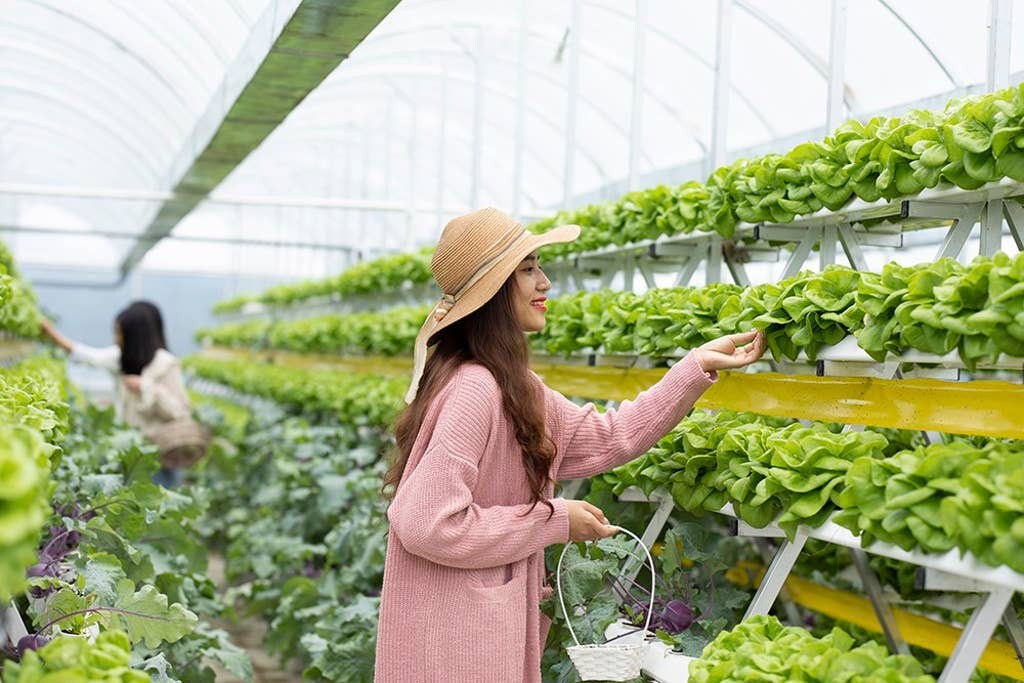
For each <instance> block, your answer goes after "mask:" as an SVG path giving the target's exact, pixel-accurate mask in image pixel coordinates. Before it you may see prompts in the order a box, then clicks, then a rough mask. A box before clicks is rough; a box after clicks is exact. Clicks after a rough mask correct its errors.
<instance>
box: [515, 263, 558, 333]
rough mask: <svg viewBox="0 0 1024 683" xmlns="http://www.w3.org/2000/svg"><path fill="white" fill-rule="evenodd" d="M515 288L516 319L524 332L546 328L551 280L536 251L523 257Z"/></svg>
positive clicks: (517, 271) (516, 275) (517, 272)
mask: <svg viewBox="0 0 1024 683" xmlns="http://www.w3.org/2000/svg"><path fill="white" fill-rule="evenodd" d="M512 277H513V278H514V279H515V287H514V288H513V292H514V294H513V299H514V307H515V311H516V321H517V322H518V323H519V327H521V328H522V330H523V332H537V331H538V330H542V329H544V313H545V312H546V311H547V310H548V308H547V306H545V305H544V303H545V302H546V301H547V296H546V294H547V291H548V290H549V289H551V281H550V280H548V278H547V276H546V275H545V274H544V271H543V270H541V269H540V261H539V260H538V259H537V253H536V252H534V253H532V254H530V255H529V256H527V257H526V258H524V259H523V262H522V263H520V264H519V267H518V268H517V269H516V272H515V274H513V275H512Z"/></svg>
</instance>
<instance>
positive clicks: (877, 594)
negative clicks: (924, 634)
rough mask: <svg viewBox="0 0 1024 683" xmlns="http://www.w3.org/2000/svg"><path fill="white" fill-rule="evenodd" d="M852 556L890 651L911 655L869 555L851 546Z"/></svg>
mask: <svg viewBox="0 0 1024 683" xmlns="http://www.w3.org/2000/svg"><path fill="white" fill-rule="evenodd" d="M849 550H850V557H851V558H852V559H853V566H854V567H855V568H856V569H857V574H858V575H859V576H860V581H861V583H862V584H863V585H864V592H865V593H867V595H868V599H869V600H870V601H871V607H872V608H873V609H874V610H875V617H876V618H877V619H878V623H879V624H881V625H882V632H883V633H884V634H885V642H886V643H887V644H888V645H889V651H890V652H892V653H893V654H900V655H909V654H910V648H909V647H908V646H907V643H906V641H904V640H903V636H902V635H901V634H900V627H899V625H897V623H896V617H895V616H894V615H893V613H892V608H891V607H890V606H889V601H888V600H886V599H885V596H884V595H883V594H882V585H881V584H880V583H879V581H878V575H877V574H875V570H874V569H872V568H871V565H870V564H868V555H867V553H865V552H864V551H863V550H861V549H860V548H850V549H849Z"/></svg>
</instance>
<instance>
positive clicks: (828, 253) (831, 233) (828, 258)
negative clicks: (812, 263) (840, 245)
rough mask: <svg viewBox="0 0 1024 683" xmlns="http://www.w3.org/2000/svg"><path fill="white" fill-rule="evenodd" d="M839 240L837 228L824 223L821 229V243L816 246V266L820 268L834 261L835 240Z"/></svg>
mask: <svg viewBox="0 0 1024 683" xmlns="http://www.w3.org/2000/svg"><path fill="white" fill-rule="evenodd" d="M838 241H839V228H838V226H835V225H826V226H825V227H824V228H822V231H821V245H820V246H819V247H818V250H819V251H818V267H819V268H821V269H822V270H824V269H825V266H831V265H832V264H833V263H835V262H836V242H838Z"/></svg>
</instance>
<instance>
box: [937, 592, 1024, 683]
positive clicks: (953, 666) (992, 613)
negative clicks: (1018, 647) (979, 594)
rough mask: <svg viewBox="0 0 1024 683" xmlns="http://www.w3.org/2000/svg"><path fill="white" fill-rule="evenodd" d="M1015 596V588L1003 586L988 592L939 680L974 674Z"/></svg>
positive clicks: (949, 682) (945, 682)
mask: <svg viewBox="0 0 1024 683" xmlns="http://www.w3.org/2000/svg"><path fill="white" fill-rule="evenodd" d="M1012 597H1013V589H1012V588H1004V587H1000V588H998V589H996V590H993V591H992V592H991V593H989V594H988V596H987V597H986V598H985V602H983V603H982V605H981V607H979V608H977V609H976V610H974V612H973V613H972V614H971V618H970V620H969V621H968V622H967V626H966V627H964V631H963V634H962V635H961V636H960V640H958V641H957V644H956V648H955V649H954V650H953V654H952V656H950V658H949V661H948V662H947V663H946V668H945V669H943V670H942V675H941V676H939V683H960V682H961V681H966V680H967V679H969V678H970V677H971V674H972V673H974V669H975V667H977V666H978V660H979V659H981V653H982V652H984V650H985V646H986V645H988V641H989V640H991V639H992V634H993V633H994V632H995V630H996V626H998V625H999V621H1000V620H1001V619H1002V617H1003V613H1004V612H1006V608H1007V606H1009V604H1010V599H1011V598H1012Z"/></svg>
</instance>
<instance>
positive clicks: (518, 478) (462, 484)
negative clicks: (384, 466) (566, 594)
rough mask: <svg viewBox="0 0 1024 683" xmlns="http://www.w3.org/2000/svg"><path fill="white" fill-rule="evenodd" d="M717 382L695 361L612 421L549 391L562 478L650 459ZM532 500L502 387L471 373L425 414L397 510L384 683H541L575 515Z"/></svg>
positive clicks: (467, 367) (384, 614)
mask: <svg viewBox="0 0 1024 683" xmlns="http://www.w3.org/2000/svg"><path fill="white" fill-rule="evenodd" d="M538 381H539V379H538ZM713 381H714V377H713V376H712V375H709V374H707V373H705V372H704V371H703V370H702V369H701V368H700V365H699V364H698V363H697V361H696V357H695V356H693V355H690V356H687V357H686V358H685V359H683V360H682V361H681V362H679V363H677V364H676V365H675V366H674V367H673V368H672V369H671V370H669V371H668V372H667V373H666V374H665V376H664V377H663V378H662V379H661V380H660V381H659V382H658V383H657V384H655V385H654V386H653V387H651V388H650V389H648V390H647V391H644V392H643V393H641V394H640V395H639V396H638V397H637V399H636V400H635V401H632V402H631V401H625V402H623V403H622V405H621V407H619V409H618V410H609V411H608V412H606V413H603V414H602V413H599V412H597V410H596V409H595V408H594V406H593V405H590V404H588V405H586V406H584V407H582V408H581V407H579V406H577V405H575V404H573V403H572V402H570V401H569V400H568V399H566V398H565V397H563V396H562V395H561V394H559V393H557V392H556V391H553V390H551V389H549V388H547V387H544V393H545V410H546V412H545V415H546V420H547V425H548V429H549V430H550V434H551V437H552V438H553V439H554V441H555V444H556V446H557V449H558V455H557V459H556V461H555V471H556V472H557V479H573V478H577V477H589V476H592V475H595V474H598V473H601V472H604V471H606V470H609V469H611V468H613V467H616V466H617V465H620V464H622V463H624V462H627V461H629V460H631V459H633V458H635V457H637V456H639V455H641V454H643V453H644V452H646V451H647V450H648V449H650V447H651V446H653V445H654V444H655V443H657V441H658V440H659V439H660V438H661V437H662V436H664V435H665V434H666V433H667V432H668V431H669V430H670V429H672V428H673V427H675V426H676V425H677V424H678V423H679V421H680V420H681V419H682V418H683V417H684V416H685V415H686V413H687V412H689V410H690V409H691V408H692V407H693V404H694V403H695V402H696V401H697V399H698V398H699V397H700V395H701V394H702V393H703V392H704V390H705V389H707V388H708V387H709V386H710V385H711V383H712V382H713ZM550 494H551V492H550V491H549V492H548V495H550ZM530 499H531V498H530V487H529V484H528V482H527V478H526V473H525V469H524V467H523V461H522V455H521V450H520V448H519V445H518V443H517V442H516V439H515V435H514V431H513V427H512V424H511V423H510V422H509V421H508V420H507V419H506V417H505V415H504V411H503V410H502V404H501V391H500V389H499V387H498V384H497V382H496V381H495V379H494V377H493V376H492V375H491V373H490V372H489V371H488V370H487V369H486V368H484V367H483V366H481V365H478V364H475V363H467V364H464V365H463V366H462V367H461V368H459V370H458V371H457V372H456V373H455V375H454V376H453V377H452V379H451V381H450V382H449V383H448V385H447V386H446V387H445V388H444V389H443V390H442V391H441V392H440V393H439V394H438V396H437V398H436V399H435V400H434V401H433V403H432V405H431V406H430V408H429V409H428V411H427V415H426V418H425V419H424V422H423V426H422V428H421V429H420V432H419V435H418V437H417V439H416V443H415V445H414V447H413V450H412V454H411V456H410V458H409V462H408V464H407V465H406V468H405V473H404V474H403V476H402V480H401V483H400V484H399V485H398V489H397V493H396V495H395V498H394V500H393V501H392V503H391V506H390V508H389V510H388V518H389V519H390V521H391V530H390V532H389V534H388V547H387V559H386V562H385V568H384V588H383V594H382V602H381V613H380V627H379V631H378V640H377V663H376V677H375V679H374V680H375V681H376V682H377V683H485V682H486V683H539V682H540V680H541V673H540V659H541V652H542V651H543V649H544V640H545V638H546V637H547V631H548V627H549V625H550V624H549V621H548V619H547V618H546V617H544V616H543V615H542V614H541V613H540V610H539V604H540V600H541V597H542V594H544V593H545V591H546V590H550V589H549V588H545V586H544V548H546V547H547V546H549V545H552V544H555V543H563V542H565V541H566V540H568V537H569V518H568V513H567V508H566V502H565V500H564V499H561V498H555V499H552V500H551V502H552V503H553V504H554V508H555V511H554V515H552V516H550V517H549V508H548V506H546V505H543V504H541V505H537V506H536V507H534V508H533V510H532V511H531V510H530V504H529V501H530ZM528 511H529V512H528ZM611 521H612V522H614V520H611Z"/></svg>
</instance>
